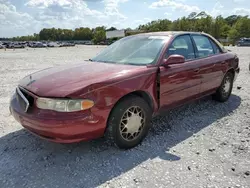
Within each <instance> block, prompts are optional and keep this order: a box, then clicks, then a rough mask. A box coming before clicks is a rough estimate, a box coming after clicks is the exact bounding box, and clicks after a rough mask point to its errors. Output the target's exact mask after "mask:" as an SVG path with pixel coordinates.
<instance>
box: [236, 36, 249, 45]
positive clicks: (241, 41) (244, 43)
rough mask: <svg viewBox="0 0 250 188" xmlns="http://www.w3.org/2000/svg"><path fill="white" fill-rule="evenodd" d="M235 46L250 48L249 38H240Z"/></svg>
mask: <svg viewBox="0 0 250 188" xmlns="http://www.w3.org/2000/svg"><path fill="white" fill-rule="evenodd" d="M236 45H237V46H250V38H241V39H240V40H239V41H237V43H236Z"/></svg>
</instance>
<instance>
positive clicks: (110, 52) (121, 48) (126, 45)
mask: <svg viewBox="0 0 250 188" xmlns="http://www.w3.org/2000/svg"><path fill="white" fill-rule="evenodd" d="M169 39H170V37H169V36H132V37H126V38H123V39H120V40H118V41H116V42H115V43H113V44H112V45H110V46H108V47H107V48H105V49H104V50H103V51H102V52H101V53H100V54H98V55H97V56H96V57H94V58H93V59H92V60H93V61H97V62H98V61H99V62H107V63H117V64H130V65H148V64H153V63H155V61H156V60H157V58H158V56H159V53H160V52H161V49H162V47H163V45H164V43H165V42H167V41H168V40H169Z"/></svg>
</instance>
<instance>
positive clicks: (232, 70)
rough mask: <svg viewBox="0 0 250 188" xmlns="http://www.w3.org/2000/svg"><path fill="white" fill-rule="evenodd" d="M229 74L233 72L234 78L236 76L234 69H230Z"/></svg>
mask: <svg viewBox="0 0 250 188" xmlns="http://www.w3.org/2000/svg"><path fill="white" fill-rule="evenodd" d="M228 72H231V73H232V74H233V77H234V75H235V71H234V69H233V68H231V69H229V70H228V71H227V73H228Z"/></svg>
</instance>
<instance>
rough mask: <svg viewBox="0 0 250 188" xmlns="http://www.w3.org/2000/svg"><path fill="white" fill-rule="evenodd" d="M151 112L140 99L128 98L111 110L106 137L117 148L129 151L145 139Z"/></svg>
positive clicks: (135, 97) (136, 97)
mask: <svg viewBox="0 0 250 188" xmlns="http://www.w3.org/2000/svg"><path fill="white" fill-rule="evenodd" d="M151 117H152V110H151V108H150V107H149V105H148V104H147V102H146V101H144V100H143V99H142V98H140V97H138V96H128V97H126V98H124V99H122V100H121V101H120V102H119V103H118V104H117V105H116V106H115V107H114V109H113V110H112V112H111V114H110V116H109V119H108V124H107V126H108V127H107V131H106V136H108V139H110V140H111V141H112V142H113V143H114V144H115V145H116V146H117V147H119V148H121V149H129V148H133V147H135V146H137V145H138V144H140V143H141V142H142V140H143V139H144V138H145V137H146V135H147V133H148V131H149V129H150V124H151Z"/></svg>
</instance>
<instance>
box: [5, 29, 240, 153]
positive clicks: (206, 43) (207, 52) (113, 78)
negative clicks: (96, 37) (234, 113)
mask: <svg viewBox="0 0 250 188" xmlns="http://www.w3.org/2000/svg"><path fill="white" fill-rule="evenodd" d="M239 71H240V68H239V58H238V56H237V55H236V54H235V53H232V52H230V51H228V50H226V49H225V48H224V47H223V46H222V45H221V44H220V43H219V42H218V41H217V40H216V39H214V38H213V37H212V36H210V35H208V34H205V33H192V32H156V33H145V34H138V35H134V36H129V37H125V38H123V39H120V40H118V41H116V42H114V43H113V44H111V45H110V46H108V47H107V48H105V49H104V50H103V51H102V52H101V53H99V54H98V55H97V56H96V57H93V58H92V59H90V60H89V61H83V62H81V63H79V64H75V65H67V66H59V67H54V68H49V69H45V70H43V71H39V72H36V73H33V74H31V75H28V76H26V77H25V78H23V79H22V80H21V81H20V82H19V84H18V86H17V88H16V91H15V93H14V95H13V96H12V98H11V102H10V111H11V113H12V115H13V116H14V118H15V119H16V120H17V121H18V122H20V124H21V125H22V126H23V127H25V128H26V129H27V130H29V131H31V132H32V133H34V134H36V135H38V136H40V137H42V138H44V139H48V140H50V141H54V142H59V143H73V142H79V141H83V140H91V139H96V138H99V137H102V136H104V135H105V136H107V138H109V139H110V140H111V141H112V142H113V143H115V144H116V145H117V146H118V147H120V148H125V149H128V148H132V147H135V146H136V145H138V144H139V143H140V142H141V141H142V140H143V139H144V138H145V137H146V135H147V134H148V131H149V130H150V127H151V118H152V117H153V116H155V115H158V114H159V113H160V112H162V111H165V110H166V109H171V108H175V107H177V106H180V105H183V104H185V103H187V102H190V101H193V100H197V99H200V98H202V97H204V96H207V95H212V96H213V99H215V100H217V101H219V102H225V101H227V100H228V99H229V97H230V95H231V92H232V88H233V83H234V81H235V79H236V78H237V75H238V73H239Z"/></svg>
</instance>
